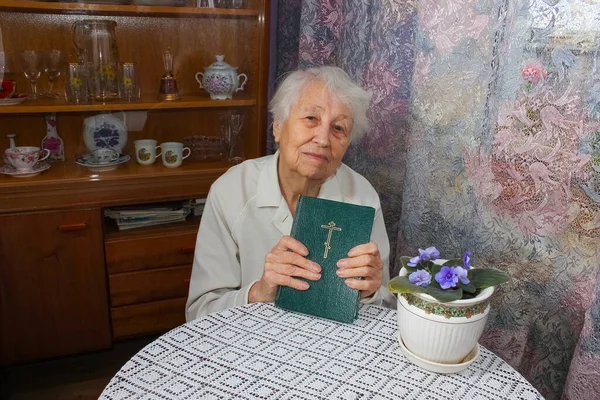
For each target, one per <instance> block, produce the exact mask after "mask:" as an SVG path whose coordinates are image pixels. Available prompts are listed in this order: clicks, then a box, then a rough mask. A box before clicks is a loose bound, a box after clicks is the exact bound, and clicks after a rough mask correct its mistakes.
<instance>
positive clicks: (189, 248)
mask: <svg viewBox="0 0 600 400" xmlns="http://www.w3.org/2000/svg"><path fill="white" fill-rule="evenodd" d="M195 249H196V247H194V246H190V247H182V248H181V252H182V253H193V252H194V250H195Z"/></svg>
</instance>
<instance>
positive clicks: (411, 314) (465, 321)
mask: <svg viewBox="0 0 600 400" xmlns="http://www.w3.org/2000/svg"><path fill="white" fill-rule="evenodd" d="M401 275H402V274H401ZM492 293H494V288H493V287H490V288H486V289H484V290H482V291H481V293H479V295H478V296H477V297H475V298H473V299H466V300H455V301H452V302H449V303H440V302H439V301H437V300H436V299H434V298H433V297H431V296H429V295H426V294H422V293H415V294H405V295H400V294H399V295H398V296H397V298H398V312H397V314H398V329H399V332H400V340H402V341H403V342H404V345H405V346H406V348H407V349H408V350H410V351H411V352H412V353H414V354H415V355H417V356H419V357H421V358H423V359H425V360H429V361H431V362H435V363H442V364H458V363H460V362H462V361H463V360H464V359H465V357H466V356H467V355H468V354H469V353H470V352H471V350H473V349H474V348H475V346H476V345H477V341H478V340H479V337H480V336H481V334H482V333H483V329H484V328H485V323H486V321H487V317H488V313H489V311H490V306H489V298H490V296H491V295H492Z"/></svg>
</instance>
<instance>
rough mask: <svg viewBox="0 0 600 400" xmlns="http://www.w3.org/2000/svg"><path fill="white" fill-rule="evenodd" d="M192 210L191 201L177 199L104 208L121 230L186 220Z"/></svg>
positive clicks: (107, 215)
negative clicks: (166, 201)
mask: <svg viewBox="0 0 600 400" xmlns="http://www.w3.org/2000/svg"><path fill="white" fill-rule="evenodd" d="M191 210H192V205H191V202H190V201H177V202H171V203H158V204H157V203H154V204H144V205H138V206H126V207H112V208H107V209H106V210H104V215H105V216H106V217H108V218H112V219H114V220H115V222H116V223H117V226H118V227H119V230H125V229H133V228H141V227H144V226H152V225H162V224H170V223H173V222H181V221H185V219H186V217H187V216H188V215H189V214H190V212H191Z"/></svg>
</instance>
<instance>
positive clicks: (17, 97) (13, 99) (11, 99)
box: [0, 94, 28, 106]
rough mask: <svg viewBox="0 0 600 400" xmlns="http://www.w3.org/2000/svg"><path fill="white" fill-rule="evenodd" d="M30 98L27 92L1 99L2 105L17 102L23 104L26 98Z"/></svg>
mask: <svg viewBox="0 0 600 400" xmlns="http://www.w3.org/2000/svg"><path fill="white" fill-rule="evenodd" d="M27 99H28V96H27V95H26V94H16V95H13V97H9V98H8V99H0V106H14V105H17V104H21V103H22V102H24V101H25V100H27Z"/></svg>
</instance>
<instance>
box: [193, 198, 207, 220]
mask: <svg viewBox="0 0 600 400" xmlns="http://www.w3.org/2000/svg"><path fill="white" fill-rule="evenodd" d="M193 204H194V215H195V216H196V217H198V216H200V215H202V212H203V211H204V205H205V204H206V198H204V199H196V200H194V201H193Z"/></svg>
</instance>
